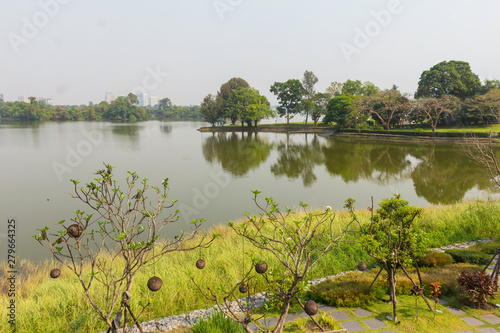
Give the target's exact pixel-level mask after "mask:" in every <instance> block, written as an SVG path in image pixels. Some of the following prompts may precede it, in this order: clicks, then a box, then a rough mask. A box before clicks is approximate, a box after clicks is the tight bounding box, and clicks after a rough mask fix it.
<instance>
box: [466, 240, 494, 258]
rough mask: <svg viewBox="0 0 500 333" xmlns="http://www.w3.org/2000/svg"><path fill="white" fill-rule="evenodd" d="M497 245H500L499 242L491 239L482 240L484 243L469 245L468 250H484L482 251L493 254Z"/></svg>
mask: <svg viewBox="0 0 500 333" xmlns="http://www.w3.org/2000/svg"><path fill="white" fill-rule="evenodd" d="M499 247H500V242H499V241H493V242H484V243H477V244H474V245H472V246H471V247H469V250H471V251H479V252H484V253H487V254H492V255H493V254H495V253H497V251H498V248H499Z"/></svg>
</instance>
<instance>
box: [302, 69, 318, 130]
mask: <svg viewBox="0 0 500 333" xmlns="http://www.w3.org/2000/svg"><path fill="white" fill-rule="evenodd" d="M316 83H318V78H317V77H316V75H314V73H313V72H311V71H305V72H304V77H303V78H302V87H303V88H304V94H303V97H304V99H303V101H302V112H303V113H304V114H305V115H306V126H307V119H308V117H309V113H310V112H312V110H313V106H314V95H315V94H316V91H315V90H314V86H315V85H316Z"/></svg>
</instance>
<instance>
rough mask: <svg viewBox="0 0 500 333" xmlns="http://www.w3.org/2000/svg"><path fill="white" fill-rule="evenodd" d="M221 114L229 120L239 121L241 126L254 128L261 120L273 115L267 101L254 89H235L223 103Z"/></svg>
mask: <svg viewBox="0 0 500 333" xmlns="http://www.w3.org/2000/svg"><path fill="white" fill-rule="evenodd" d="M223 113H224V114H225V115H226V116H229V117H230V118H231V119H233V118H235V119H240V120H241V126H243V124H244V123H247V124H248V126H249V127H251V126H252V121H253V122H254V124H255V126H257V123H258V122H259V121H260V120H261V119H263V118H267V117H270V116H272V115H273V111H272V110H271V109H270V108H269V101H268V100H267V98H266V97H265V96H262V95H261V94H259V91H258V90H257V89H254V88H243V87H242V88H237V89H235V90H233V93H232V94H231V97H230V98H229V99H228V100H227V101H226V102H225V103H224V107H223Z"/></svg>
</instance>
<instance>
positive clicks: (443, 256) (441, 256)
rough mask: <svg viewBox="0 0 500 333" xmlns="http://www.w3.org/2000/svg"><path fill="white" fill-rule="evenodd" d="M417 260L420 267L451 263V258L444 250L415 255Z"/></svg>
mask: <svg viewBox="0 0 500 333" xmlns="http://www.w3.org/2000/svg"><path fill="white" fill-rule="evenodd" d="M417 262H418V265H419V266H420V267H441V266H445V265H449V264H451V263H452V262H453V258H452V256H451V255H449V254H448V253H445V252H438V251H429V252H426V253H425V255H423V256H419V257H417Z"/></svg>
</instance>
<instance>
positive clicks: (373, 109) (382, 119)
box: [356, 89, 410, 130]
mask: <svg viewBox="0 0 500 333" xmlns="http://www.w3.org/2000/svg"><path fill="white" fill-rule="evenodd" d="M356 106H357V107H358V111H359V112H364V113H366V114H368V115H370V116H371V117H372V118H373V119H374V120H375V121H377V122H379V123H381V124H382V126H384V128H385V129H386V130H389V128H390V126H391V125H394V124H396V123H397V122H398V121H399V120H401V119H402V118H404V117H405V116H406V114H407V113H408V111H409V110H410V101H409V99H408V97H407V96H405V95H403V94H401V93H400V92H399V91H397V90H392V89H389V90H384V91H381V92H379V93H377V94H375V95H373V96H365V97H362V98H359V99H357V100H356Z"/></svg>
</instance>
